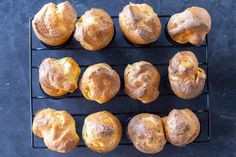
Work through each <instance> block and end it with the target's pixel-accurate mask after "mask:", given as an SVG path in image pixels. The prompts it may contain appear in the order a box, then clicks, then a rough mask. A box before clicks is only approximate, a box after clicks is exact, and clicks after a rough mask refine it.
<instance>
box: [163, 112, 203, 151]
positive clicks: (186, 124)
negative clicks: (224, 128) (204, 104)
mask: <svg viewBox="0 0 236 157" xmlns="http://www.w3.org/2000/svg"><path fill="white" fill-rule="evenodd" d="M163 124H164V130H165V134H166V139H167V141H168V142H170V143H171V144H173V145H176V146H180V147H181V146H185V145H187V144H189V143H191V142H193V141H194V140H195V139H196V138H197V136H198V135H199V132H200V122H199V120H198V118H197V116H196V115H195V114H194V113H193V112H192V111H191V110H189V109H182V110H177V109H174V110H172V111H171V112H170V113H169V115H168V116H167V117H164V118H163Z"/></svg>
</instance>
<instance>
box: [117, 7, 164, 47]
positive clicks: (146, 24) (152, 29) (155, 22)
mask: <svg viewBox="0 0 236 157" xmlns="http://www.w3.org/2000/svg"><path fill="white" fill-rule="evenodd" d="M119 26H120V29H121V31H122V32H123V34H124V35H125V37H126V38H127V39H128V40H129V41H130V42H132V43H134V44H138V45H145V44H150V43H153V42H154V41H156V40H157V39H158V38H159V36H160V34H161V22H160V20H159V18H158V16H157V14H156V13H155V12H154V10H153V9H152V7H151V6H149V5H148V4H146V3H142V4H134V3H130V4H129V5H127V6H125V7H124V8H123V10H122V12H121V13H120V14H119Z"/></svg>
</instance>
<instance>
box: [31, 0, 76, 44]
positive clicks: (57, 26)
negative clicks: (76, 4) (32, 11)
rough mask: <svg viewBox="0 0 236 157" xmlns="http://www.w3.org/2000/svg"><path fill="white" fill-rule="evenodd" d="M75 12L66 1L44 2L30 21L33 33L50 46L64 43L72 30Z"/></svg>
mask: <svg viewBox="0 0 236 157" xmlns="http://www.w3.org/2000/svg"><path fill="white" fill-rule="evenodd" d="M76 19H77V14H76V11H75V9H74V8H73V6H72V5H71V4H70V3H69V2H68V1H66V2H63V3H59V4H58V5H55V4H53V3H48V4H45V5H44V6H43V7H42V9H41V10H40V11H39V12H38V13H37V14H36V15H35V16H34V19H33V21H32V25H33V29H34V32H35V35H36V36H37V37H38V38H39V40H41V41H42V42H44V43H46V44H47V45H51V46H59V45H62V44H63V43H65V42H66V41H67V40H68V39H69V38H70V36H71V35H72V33H73V31H74V25H75V22H76Z"/></svg>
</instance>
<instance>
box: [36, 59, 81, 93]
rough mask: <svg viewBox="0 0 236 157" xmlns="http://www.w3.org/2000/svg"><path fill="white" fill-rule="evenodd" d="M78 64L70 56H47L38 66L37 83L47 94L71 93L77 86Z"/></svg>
mask: <svg viewBox="0 0 236 157" xmlns="http://www.w3.org/2000/svg"><path fill="white" fill-rule="evenodd" d="M79 75H80V67H79V65H78V64H77V63H76V62H75V61H74V59H72V58H71V57H65V58H61V59H54V58H47V59H45V60H43V62H42V63H41V65H40V66H39V83H40V85H41V88H42V89H43V91H44V92H45V93H46V94H47V95H49V96H55V97H57V96H62V95H65V94H66V93H73V92H74V91H75V90H76V89H77V88H78V77H79Z"/></svg>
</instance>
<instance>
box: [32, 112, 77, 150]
mask: <svg viewBox="0 0 236 157" xmlns="http://www.w3.org/2000/svg"><path fill="white" fill-rule="evenodd" d="M32 130H33V133H34V134H35V135H36V136H38V137H40V138H43V141H44V143H45V145H46V146H47V147H48V148H49V149H50V150H53V151H56V152H60V153H66V152H69V151H71V150H72V149H74V148H75V147H76V146H77V145H78V143H79V139H80V138H79V136H78V135H77V133H76V127H75V121H74V119H73V117H72V116H71V115H70V114H69V113H68V112H66V111H57V110H53V109H50V108H47V109H42V110H40V111H38V112H37V113H36V115H35V117H34V121H33V126H32Z"/></svg>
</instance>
